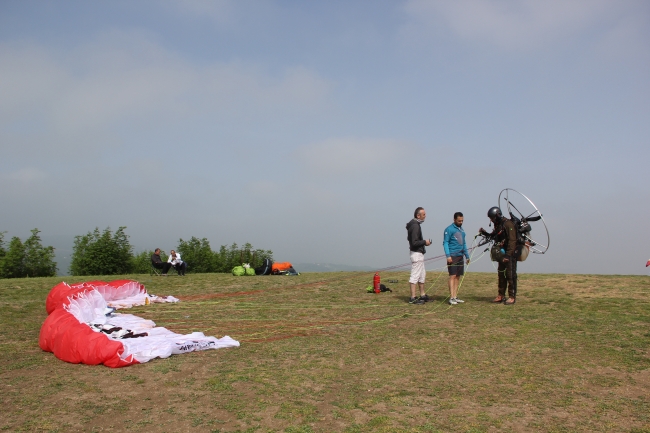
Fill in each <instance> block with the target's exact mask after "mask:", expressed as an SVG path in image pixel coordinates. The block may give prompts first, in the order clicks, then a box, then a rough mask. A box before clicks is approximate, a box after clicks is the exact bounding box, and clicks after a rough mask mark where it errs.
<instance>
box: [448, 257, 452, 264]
mask: <svg viewBox="0 0 650 433" xmlns="http://www.w3.org/2000/svg"><path fill="white" fill-rule="evenodd" d="M451 262H452V260H451V257H447V264H448V265H451Z"/></svg>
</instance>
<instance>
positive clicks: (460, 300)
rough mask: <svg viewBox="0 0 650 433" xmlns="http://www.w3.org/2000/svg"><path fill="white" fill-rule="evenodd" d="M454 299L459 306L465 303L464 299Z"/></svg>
mask: <svg viewBox="0 0 650 433" xmlns="http://www.w3.org/2000/svg"><path fill="white" fill-rule="evenodd" d="M454 299H455V300H456V303H457V304H463V303H464V302H465V301H463V300H462V299H458V298H454Z"/></svg>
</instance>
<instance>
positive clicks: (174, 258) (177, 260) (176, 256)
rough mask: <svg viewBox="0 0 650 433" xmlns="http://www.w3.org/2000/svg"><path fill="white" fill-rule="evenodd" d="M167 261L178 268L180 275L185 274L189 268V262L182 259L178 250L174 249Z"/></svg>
mask: <svg viewBox="0 0 650 433" xmlns="http://www.w3.org/2000/svg"><path fill="white" fill-rule="evenodd" d="M167 263H169V264H170V265H171V266H173V267H174V269H176V272H178V275H180V276H185V269H187V263H185V262H184V261H182V260H181V255H180V253H177V252H176V251H174V250H172V251H171V253H170V254H169V258H168V259H167Z"/></svg>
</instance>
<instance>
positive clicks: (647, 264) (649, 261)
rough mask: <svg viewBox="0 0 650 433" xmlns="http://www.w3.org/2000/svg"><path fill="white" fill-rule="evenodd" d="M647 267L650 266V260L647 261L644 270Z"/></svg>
mask: <svg viewBox="0 0 650 433" xmlns="http://www.w3.org/2000/svg"><path fill="white" fill-rule="evenodd" d="M648 266H650V260H648V263H646V264H645V267H646V268H647V267H648Z"/></svg>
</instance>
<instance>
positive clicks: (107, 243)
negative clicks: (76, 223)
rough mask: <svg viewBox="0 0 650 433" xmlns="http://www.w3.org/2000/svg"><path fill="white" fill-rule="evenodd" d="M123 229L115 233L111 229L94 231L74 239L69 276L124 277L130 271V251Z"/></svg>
mask: <svg viewBox="0 0 650 433" xmlns="http://www.w3.org/2000/svg"><path fill="white" fill-rule="evenodd" d="M125 229H126V227H120V228H118V229H117V230H116V231H115V233H114V234H113V233H112V232H111V229H110V228H108V227H107V228H106V229H105V230H104V231H103V232H101V233H100V232H99V228H95V230H94V231H93V232H88V233H87V234H85V235H83V236H75V238H74V246H73V247H72V250H73V251H72V260H71V262H70V274H71V275H75V276H77V275H123V274H128V273H130V272H131V271H132V270H133V267H134V257H133V247H132V246H131V244H130V243H129V236H128V235H127V234H126V233H125V232H124V230H125Z"/></svg>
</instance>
